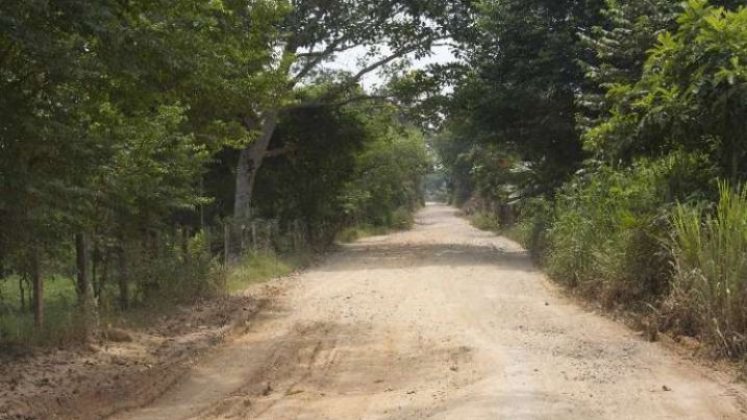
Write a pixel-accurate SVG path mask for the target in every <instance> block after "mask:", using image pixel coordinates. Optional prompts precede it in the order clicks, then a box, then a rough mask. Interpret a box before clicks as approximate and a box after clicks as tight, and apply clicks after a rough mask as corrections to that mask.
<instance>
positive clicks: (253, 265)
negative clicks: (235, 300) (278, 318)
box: [226, 251, 314, 293]
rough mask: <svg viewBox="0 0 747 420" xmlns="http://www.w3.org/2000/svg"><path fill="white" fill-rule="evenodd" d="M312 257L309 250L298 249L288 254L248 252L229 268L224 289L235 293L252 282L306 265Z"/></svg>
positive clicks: (283, 273)
mask: <svg viewBox="0 0 747 420" xmlns="http://www.w3.org/2000/svg"><path fill="white" fill-rule="evenodd" d="M313 259H314V254H313V253H312V252H311V251H300V252H294V253H290V254H277V253H274V252H257V253H252V254H248V255H246V256H245V257H244V258H243V259H242V260H241V261H240V262H239V263H238V264H236V265H235V266H234V267H232V268H231V269H230V270H229V272H228V275H227V279H226V290H227V291H228V293H237V292H240V291H242V290H244V289H246V288H247V287H249V286H251V285H252V284H257V283H262V282H266V281H268V280H271V279H274V278H277V277H283V276H287V275H289V274H291V273H293V272H294V271H296V270H299V269H301V268H303V267H306V266H308V265H309V264H310V263H311V262H312V261H313Z"/></svg>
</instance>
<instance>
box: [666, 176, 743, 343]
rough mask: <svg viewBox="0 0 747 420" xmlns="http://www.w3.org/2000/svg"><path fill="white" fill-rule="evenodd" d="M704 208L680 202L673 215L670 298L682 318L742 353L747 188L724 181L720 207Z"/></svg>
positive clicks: (685, 322) (691, 325)
mask: <svg viewBox="0 0 747 420" xmlns="http://www.w3.org/2000/svg"><path fill="white" fill-rule="evenodd" d="M703 214H704V211H703V207H702V206H693V205H679V206H677V208H676V210H675V211H674V214H673V216H672V226H673V230H674V232H673V235H672V239H671V242H670V244H671V249H672V254H673V255H674V263H675V264H674V267H675V274H674V277H673V281H672V302H671V303H672V305H673V306H674V308H675V310H676V311H677V313H678V314H680V316H681V317H683V318H684V319H682V320H681V323H682V324H684V325H688V324H689V325H690V327H691V328H693V327H694V328H695V329H697V331H699V332H700V333H701V335H702V336H703V337H704V338H705V339H706V340H707V341H709V342H711V343H712V344H715V345H716V346H717V348H720V349H721V350H722V351H723V352H724V353H725V354H727V355H729V356H737V355H741V354H744V353H745V352H746V351H747V339H746V337H745V334H747V190H746V189H745V188H744V187H743V186H742V187H738V188H736V189H731V188H730V187H729V186H728V185H727V184H725V183H722V184H721V185H720V198H719V201H718V205H717V208H716V209H715V212H705V216H703ZM688 321H690V322H689V323H688ZM685 332H689V333H694V332H696V331H685Z"/></svg>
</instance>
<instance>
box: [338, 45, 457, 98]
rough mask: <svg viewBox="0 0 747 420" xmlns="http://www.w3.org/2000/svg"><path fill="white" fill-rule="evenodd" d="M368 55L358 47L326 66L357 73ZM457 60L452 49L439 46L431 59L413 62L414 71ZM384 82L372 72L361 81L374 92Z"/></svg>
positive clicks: (434, 49)
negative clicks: (361, 60) (363, 59)
mask: <svg viewBox="0 0 747 420" xmlns="http://www.w3.org/2000/svg"><path fill="white" fill-rule="evenodd" d="M365 54H366V47H362V46H361V47H357V48H353V49H352V50H350V51H346V52H344V53H342V54H339V55H338V56H337V57H336V58H335V60H334V61H333V62H331V63H327V64H326V65H325V67H326V68H329V69H339V70H348V71H350V72H352V73H356V72H357V71H358V70H359V69H360V68H361V66H360V63H358V61H359V60H360V59H361V58H362V57H364V56H365ZM409 58H412V55H410V56H409ZM455 60H456V59H455V58H454V55H453V54H452V53H451V48H450V47H448V46H437V47H434V48H433V54H432V55H431V56H429V57H425V58H423V59H420V60H415V61H414V62H413V65H412V68H413V69H422V68H425V67H426V66H428V65H429V64H445V63H449V62H453V61H455ZM383 82H384V79H383V78H382V77H381V75H380V74H379V73H378V72H371V73H369V74H368V75H366V77H364V78H363V80H362V81H361V84H362V85H363V87H364V88H365V89H366V90H369V91H371V90H374V89H375V88H376V87H378V86H380V85H381V84H382V83H383Z"/></svg>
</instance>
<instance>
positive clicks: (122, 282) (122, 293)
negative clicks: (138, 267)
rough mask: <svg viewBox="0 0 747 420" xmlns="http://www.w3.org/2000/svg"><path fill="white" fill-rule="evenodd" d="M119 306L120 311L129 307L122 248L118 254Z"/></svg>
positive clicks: (124, 253) (123, 250)
mask: <svg viewBox="0 0 747 420" xmlns="http://www.w3.org/2000/svg"><path fill="white" fill-rule="evenodd" d="M118 274H119V276H118V277H119V279H118V280H119V306H120V308H122V309H127V308H129V307H130V287H129V284H128V281H129V279H128V271H127V253H126V251H125V249H124V248H122V250H121V251H120V252H119V273H118Z"/></svg>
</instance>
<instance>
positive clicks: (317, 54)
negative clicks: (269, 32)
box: [234, 0, 463, 220]
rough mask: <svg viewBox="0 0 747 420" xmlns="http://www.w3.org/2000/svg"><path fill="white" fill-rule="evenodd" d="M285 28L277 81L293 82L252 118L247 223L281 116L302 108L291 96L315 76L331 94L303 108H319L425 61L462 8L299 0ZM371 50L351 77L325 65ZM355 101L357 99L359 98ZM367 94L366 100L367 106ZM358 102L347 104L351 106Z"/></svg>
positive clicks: (244, 192) (240, 176) (238, 211)
mask: <svg viewBox="0 0 747 420" xmlns="http://www.w3.org/2000/svg"><path fill="white" fill-rule="evenodd" d="M291 6H292V7H291V10H290V11H289V12H288V14H287V16H286V18H285V19H284V20H283V21H282V22H281V24H280V29H279V30H278V32H279V33H281V34H283V35H282V37H281V39H280V40H279V41H278V44H277V47H278V49H282V56H281V57H280V59H279V60H278V62H277V64H276V68H277V69H278V74H280V75H285V76H286V77H287V80H288V82H287V83H286V85H285V88H284V89H281V90H280V91H278V92H277V94H276V96H275V99H274V101H273V102H272V103H270V104H268V105H267V106H266V107H263V108H260V109H258V110H256V112H253V113H252V114H251V115H248V116H247V120H246V124H247V126H248V127H251V128H252V129H257V130H258V131H259V132H260V135H259V137H258V139H257V140H256V141H253V142H251V143H249V144H248V145H246V146H245V147H244V148H243V149H242V150H241V153H240V155H239V158H238V164H237V169H236V189H235V198H234V217H235V218H236V219H238V220H241V219H245V218H247V217H249V212H250V208H251V206H252V194H253V191H254V187H255V184H256V179H257V173H258V171H259V169H260V167H261V166H262V163H263V160H264V157H265V156H266V154H267V153H268V146H269V145H270V142H271V140H272V137H273V134H274V133H275V129H276V127H277V124H278V122H279V120H280V118H281V114H282V113H283V112H286V111H287V110H288V109H290V108H294V107H297V106H299V104H297V103H295V104H294V103H293V102H292V101H290V100H289V98H290V97H291V95H290V93H291V92H292V91H293V89H294V88H296V87H297V86H299V85H301V84H302V83H304V82H306V81H308V80H312V79H313V78H315V77H322V78H324V79H325V80H329V81H330V84H329V87H328V88H327V89H323V90H321V91H320V93H319V95H318V96H317V97H315V98H313V99H312V100H310V101H308V102H307V103H304V104H300V106H302V107H303V106H318V105H319V104H324V103H331V102H334V101H336V100H339V99H340V97H341V96H345V95H346V94H350V93H351V89H352V92H353V95H356V93H355V90H354V89H353V88H355V86H356V85H357V84H358V82H359V81H360V80H361V79H362V78H363V77H364V76H366V75H368V74H370V73H372V72H374V71H377V70H379V69H381V68H383V67H385V66H387V65H390V64H393V63H395V62H397V61H398V60H402V59H404V58H405V57H406V56H408V55H414V56H416V57H423V56H426V55H428V54H430V51H431V48H432V47H433V46H434V45H435V44H436V43H437V42H438V41H439V40H442V39H445V38H446V37H447V36H448V34H447V32H446V29H445V26H446V25H447V23H449V22H450V21H451V20H452V19H457V18H458V17H459V16H461V13H462V6H463V5H462V4H461V3H442V2H431V1H406V2H402V1H393V0H387V1H364V2H360V1H352V0H335V1H331V2H330V1H293V2H292V5H291ZM361 48H362V49H365V51H366V52H365V54H364V56H365V62H364V63H362V64H361V65H360V66H359V68H358V69H356V70H354V71H352V72H348V73H346V72H343V73H339V72H338V73H336V74H330V73H331V72H330V71H329V70H326V69H325V68H324V64H325V63H327V62H329V61H331V60H333V59H334V57H335V56H336V55H337V54H341V53H345V52H350V51H352V50H354V49H361ZM356 96H357V95H356ZM365 96H366V95H364V96H363V97H362V98H360V99H365ZM356 99H358V98H352V99H351V98H349V97H348V98H346V99H345V101H350V100H356Z"/></svg>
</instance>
